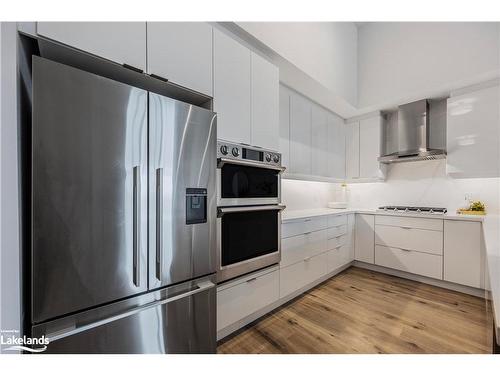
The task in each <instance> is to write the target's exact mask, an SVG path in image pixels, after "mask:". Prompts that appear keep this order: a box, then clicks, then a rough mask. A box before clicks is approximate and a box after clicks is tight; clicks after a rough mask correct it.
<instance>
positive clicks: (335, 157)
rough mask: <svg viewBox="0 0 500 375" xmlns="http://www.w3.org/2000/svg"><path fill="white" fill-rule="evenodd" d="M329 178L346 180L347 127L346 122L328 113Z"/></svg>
mask: <svg viewBox="0 0 500 375" xmlns="http://www.w3.org/2000/svg"><path fill="white" fill-rule="evenodd" d="M327 122H328V158H327V159H328V162H327V163H328V176H329V177H333V178H345V156H346V153H345V132H344V130H345V125H344V120H343V119H341V118H340V117H338V116H337V115H335V114H333V113H328V115H327Z"/></svg>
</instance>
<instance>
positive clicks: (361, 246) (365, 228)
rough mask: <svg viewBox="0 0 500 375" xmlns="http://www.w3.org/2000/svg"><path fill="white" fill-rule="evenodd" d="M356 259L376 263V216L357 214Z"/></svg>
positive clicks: (355, 232) (355, 234) (355, 233)
mask: <svg viewBox="0 0 500 375" xmlns="http://www.w3.org/2000/svg"><path fill="white" fill-rule="evenodd" d="M354 259H355V260H358V261H361V262H365V263H370V264H373V263H375V216H374V215H366V214H356V223H355V230H354Z"/></svg>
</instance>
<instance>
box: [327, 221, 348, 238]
mask: <svg viewBox="0 0 500 375" xmlns="http://www.w3.org/2000/svg"><path fill="white" fill-rule="evenodd" d="M343 234H347V224H340V225H337V226H334V227H330V228H328V238H332V237H338V236H341V235H343Z"/></svg>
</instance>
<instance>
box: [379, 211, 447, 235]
mask: <svg viewBox="0 0 500 375" xmlns="http://www.w3.org/2000/svg"><path fill="white" fill-rule="evenodd" d="M375 225H390V226H394V227H408V228H416V229H427V230H437V231H441V232H442V231H443V220H442V219H428V218H419V217H403V216H389V215H375Z"/></svg>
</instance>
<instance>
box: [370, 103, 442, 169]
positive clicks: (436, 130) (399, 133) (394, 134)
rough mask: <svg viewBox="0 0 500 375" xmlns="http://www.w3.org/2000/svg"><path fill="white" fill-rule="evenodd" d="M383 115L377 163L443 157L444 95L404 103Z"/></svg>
mask: <svg viewBox="0 0 500 375" xmlns="http://www.w3.org/2000/svg"><path fill="white" fill-rule="evenodd" d="M385 118H386V121H385V126H384V131H383V139H382V150H383V151H382V156H381V157H379V159H378V160H379V161H380V162H381V163H400V162H406V161H418V160H433V159H442V158H445V157H446V99H441V100H432V101H431V100H427V99H424V100H419V101H417V102H413V103H408V104H404V105H401V106H399V107H398V111H397V112H393V113H390V114H386V117H385Z"/></svg>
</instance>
